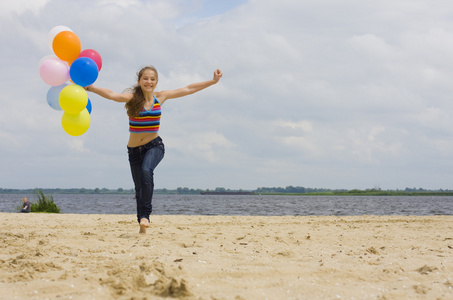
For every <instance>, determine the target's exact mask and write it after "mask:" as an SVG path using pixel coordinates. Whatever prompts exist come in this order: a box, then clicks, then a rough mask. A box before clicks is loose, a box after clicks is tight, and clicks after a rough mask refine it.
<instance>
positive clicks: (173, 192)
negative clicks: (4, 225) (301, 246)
mask: <svg viewBox="0 0 453 300" xmlns="http://www.w3.org/2000/svg"><path fill="white" fill-rule="evenodd" d="M38 190H41V191H42V192H43V193H44V194H46V195H49V194H53V195H60V194H77V195H83V194H87V195H96V194H99V195H108V194H112V195H122V194H124V195H132V196H133V195H134V191H133V190H108V189H94V190H93V189H39V188H37V189H1V188H0V194H3V195H17V194H35V193H36V192H37V191H38ZM154 194H156V195H261V196H266V195H267V196H453V191H451V190H446V191H430V190H423V191H399V190H397V191H390V190H389V191H384V190H350V191H344V190H341V191H322V192H305V193H290V192H260V191H257V190H255V191H243V190H239V191H235V190H225V191H210V190H200V189H197V190H189V191H186V190H182V191H181V190H167V189H156V190H155V191H154Z"/></svg>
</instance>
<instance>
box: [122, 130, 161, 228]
mask: <svg viewBox="0 0 453 300" xmlns="http://www.w3.org/2000/svg"><path fill="white" fill-rule="evenodd" d="M127 152H128V155H129V164H130V166H131V173H132V179H133V180H134V185H135V198H136V201H137V220H138V222H139V223H140V220H141V219H142V218H146V219H147V220H148V221H149V216H150V215H151V212H152V211H153V206H152V200H153V191H154V170H155V168H156V167H157V165H158V164H159V163H160V162H161V160H162V159H163V158H164V154H165V146H164V143H163V142H162V139H161V138H160V137H157V138H155V139H154V140H152V141H151V142H149V143H147V144H145V145H142V146H139V147H133V148H131V147H127Z"/></svg>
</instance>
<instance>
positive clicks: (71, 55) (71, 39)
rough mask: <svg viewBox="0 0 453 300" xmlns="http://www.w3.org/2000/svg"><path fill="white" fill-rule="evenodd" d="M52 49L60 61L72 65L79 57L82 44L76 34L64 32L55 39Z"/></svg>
mask: <svg viewBox="0 0 453 300" xmlns="http://www.w3.org/2000/svg"><path fill="white" fill-rule="evenodd" d="M52 49H53V52H54V53H55V55H56V56H57V57H58V58H59V59H61V60H64V61H67V62H68V63H72V62H73V61H74V60H75V59H77V57H78V56H79V54H80V51H81V50H82V44H81V43H80V39H79V37H78V36H77V35H76V34H75V33H74V32H71V31H62V32H60V33H59V34H57V35H56V36H55V38H54V39H53V42H52Z"/></svg>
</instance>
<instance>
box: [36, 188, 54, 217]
mask: <svg viewBox="0 0 453 300" xmlns="http://www.w3.org/2000/svg"><path fill="white" fill-rule="evenodd" d="M35 194H36V196H37V198H38V202H37V203H31V212H46V213H60V208H59V207H58V206H57V205H56V204H55V202H53V196H52V195H50V196H45V195H44V193H43V192H42V191H41V190H37V191H36V192H35Z"/></svg>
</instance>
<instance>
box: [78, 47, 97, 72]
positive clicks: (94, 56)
mask: <svg viewBox="0 0 453 300" xmlns="http://www.w3.org/2000/svg"><path fill="white" fill-rule="evenodd" d="M79 57H88V58H91V59H92V60H94V62H95V63H96V65H97V66H98V71H100V70H101V68H102V58H101V55H99V53H98V52H97V51H96V50H93V49H86V50H83V51H82V52H80V54H79Z"/></svg>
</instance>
